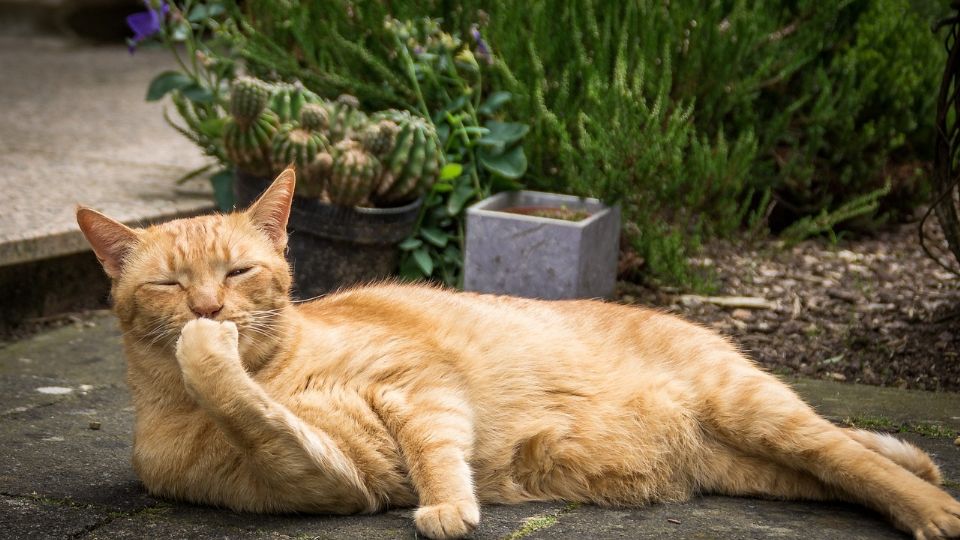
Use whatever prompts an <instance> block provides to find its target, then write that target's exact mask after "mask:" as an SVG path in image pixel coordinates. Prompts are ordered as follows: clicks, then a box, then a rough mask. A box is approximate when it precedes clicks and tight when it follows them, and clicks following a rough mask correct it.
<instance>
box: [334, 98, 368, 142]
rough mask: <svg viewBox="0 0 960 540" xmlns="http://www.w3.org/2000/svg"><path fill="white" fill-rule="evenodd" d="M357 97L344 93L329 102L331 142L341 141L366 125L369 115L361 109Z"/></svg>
mask: <svg viewBox="0 0 960 540" xmlns="http://www.w3.org/2000/svg"><path fill="white" fill-rule="evenodd" d="M359 107H360V102H359V101H357V98H355V97H353V96H351V95H349V94H343V95H341V96H340V97H338V98H337V100H336V101H334V102H332V103H328V104H327V109H328V113H329V116H328V128H327V129H328V130H329V138H330V141H331V142H339V141H341V140H343V139H346V138H348V137H350V135H351V134H352V133H354V132H355V131H357V130H358V128H362V127H363V126H364V125H366V122H367V115H365V114H363V111H361V110H360V108H359Z"/></svg>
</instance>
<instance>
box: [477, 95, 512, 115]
mask: <svg viewBox="0 0 960 540" xmlns="http://www.w3.org/2000/svg"><path fill="white" fill-rule="evenodd" d="M511 98H513V94H511V93H510V92H494V93H492V94H490V97H488V98H487V100H486V101H484V102H483V104H481V105H480V107H478V108H477V112H478V113H480V114H485V115H487V116H490V115H491V114H493V113H495V112H497V110H498V109H500V107H502V106H503V104H504V103H506V102H508V101H510V99H511Z"/></svg>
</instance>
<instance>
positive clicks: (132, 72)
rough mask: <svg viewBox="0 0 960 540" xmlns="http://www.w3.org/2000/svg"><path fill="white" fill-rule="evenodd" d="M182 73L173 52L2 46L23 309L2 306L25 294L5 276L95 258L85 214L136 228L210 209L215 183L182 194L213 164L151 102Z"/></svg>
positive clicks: (7, 210) (9, 243)
mask: <svg viewBox="0 0 960 540" xmlns="http://www.w3.org/2000/svg"><path fill="white" fill-rule="evenodd" d="M173 65H174V62H173V59H172V58H171V57H170V55H169V53H167V52H165V51H163V50H146V49H144V50H138V51H137V52H136V54H134V55H130V54H129V53H128V52H127V49H126V47H125V46H123V45H120V44H114V45H110V46H92V45H85V44H80V43H78V42H75V41H71V40H65V39H59V38H41V37H30V38H13V37H9V36H6V37H4V36H0V73H3V83H2V84H0V110H2V111H3V114H2V116H0V118H2V119H3V122H0V193H2V196H0V269H3V268H4V267H8V268H6V270H7V271H6V272H0V305H2V306H4V311H6V310H7V309H14V308H15V306H10V305H4V304H5V303H6V302H5V300H9V297H8V295H7V294H6V293H9V292H10V291H12V290H13V289H15V288H17V287H20V288H22V284H20V285H17V284H11V283H9V282H7V281H5V279H4V278H3V276H9V274H10V273H11V272H10V271H9V269H10V268H9V267H15V266H17V265H31V264H33V265H34V266H25V267H24V268H31V269H32V270H31V271H36V267H35V265H36V264H37V263H43V261H48V260H49V261H53V260H55V259H57V258H63V257H70V256H76V255H77V254H82V253H85V252H88V251H89V246H88V245H87V243H86V241H85V240H84V238H83V237H82V235H81V234H80V231H79V229H78V227H77V224H76V221H75V218H74V212H75V209H76V206H77V204H84V205H87V206H91V207H93V208H96V209H98V210H101V211H103V212H104V213H106V214H107V215H110V216H112V217H115V218H117V219H119V220H121V221H123V222H125V223H128V224H131V225H145V224H148V223H152V222H157V221H162V220H167V219H171V218H174V217H180V216H187V215H193V214H197V213H202V212H206V211H210V210H212V208H213V205H212V198H211V195H210V189H209V185H208V184H207V182H206V180H204V179H198V180H194V181H191V182H188V183H187V184H184V185H182V186H177V185H176V184H175V180H176V179H177V178H179V177H181V176H182V175H184V174H185V173H187V172H189V171H191V170H193V169H196V168H198V167H200V166H202V165H204V164H206V163H208V159H207V158H205V157H204V156H203V155H202V154H201V152H200V151H199V150H198V149H197V148H196V147H195V146H194V145H193V144H192V143H190V142H189V141H187V140H186V139H185V138H183V137H182V136H181V135H180V134H178V133H177V132H176V131H174V130H173V129H172V128H171V127H170V126H168V125H166V123H165V122H164V120H163V117H162V107H163V106H162V105H160V104H157V103H148V102H146V101H144V96H145V94H146V89H147V86H148V84H149V82H150V80H151V79H152V78H153V77H154V76H155V75H156V74H157V73H159V72H160V71H162V70H164V69H170V68H172V67H173ZM168 106H169V105H168ZM174 116H176V115H175V114H174ZM13 273H14V274H23V272H13ZM44 285H46V286H48V287H52V286H56V283H48V284H44ZM18 298H20V297H18ZM21 300H22V298H20V300H18V301H21ZM5 318H7V319H9V318H10V317H5Z"/></svg>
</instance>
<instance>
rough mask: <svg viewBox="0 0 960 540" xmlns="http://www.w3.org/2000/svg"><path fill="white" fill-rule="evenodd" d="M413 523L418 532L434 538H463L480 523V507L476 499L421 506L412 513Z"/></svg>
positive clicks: (442, 539) (444, 539) (439, 539)
mask: <svg viewBox="0 0 960 540" xmlns="http://www.w3.org/2000/svg"><path fill="white" fill-rule="evenodd" d="M413 523H414V524H415V525H416V526H417V530H418V531H420V534H422V535H424V536H426V537H428V538H433V539H435V540H446V539H449V538H463V537H465V536H467V535H468V534H470V533H471V532H473V530H474V529H476V528H477V524H478V523H480V507H479V506H477V503H476V501H457V502H453V503H442V504H434V505H432V506H422V507H420V508H418V509H417V511H416V513H415V514H414V515H413Z"/></svg>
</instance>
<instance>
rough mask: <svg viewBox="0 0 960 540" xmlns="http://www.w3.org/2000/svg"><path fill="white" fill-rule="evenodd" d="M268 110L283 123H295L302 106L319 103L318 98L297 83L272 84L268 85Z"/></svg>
mask: <svg viewBox="0 0 960 540" xmlns="http://www.w3.org/2000/svg"><path fill="white" fill-rule="evenodd" d="M270 89H271V90H272V91H271V94H270V103H269V106H270V110H272V111H273V112H275V113H277V116H279V117H280V121H281V122H283V123H286V122H291V121H296V120H298V119H299V118H300V112H301V110H302V109H303V107H304V106H306V105H308V104H310V103H319V102H320V101H321V100H320V97H319V96H318V95H316V94H314V93H313V92H311V91H310V90H307V89H306V88H304V87H303V84H301V83H300V82H299V81H297V82H295V83H292V84H291V83H284V82H279V83H273V84H272V85H270Z"/></svg>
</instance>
